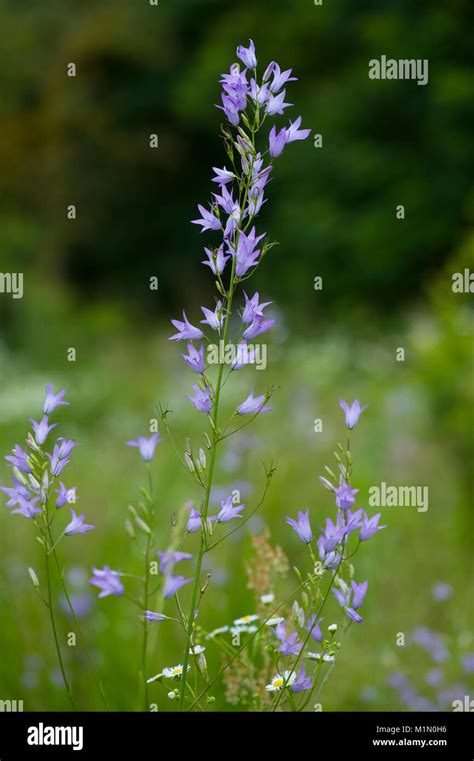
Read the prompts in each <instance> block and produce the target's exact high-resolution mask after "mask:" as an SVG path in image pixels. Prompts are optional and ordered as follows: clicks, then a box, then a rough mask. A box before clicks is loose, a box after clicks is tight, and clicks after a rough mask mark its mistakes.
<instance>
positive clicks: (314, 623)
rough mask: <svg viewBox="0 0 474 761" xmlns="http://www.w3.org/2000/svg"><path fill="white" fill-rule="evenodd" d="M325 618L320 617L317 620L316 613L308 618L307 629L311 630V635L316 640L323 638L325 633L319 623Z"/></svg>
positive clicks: (319, 640)
mask: <svg viewBox="0 0 474 761" xmlns="http://www.w3.org/2000/svg"><path fill="white" fill-rule="evenodd" d="M322 620H323V619H322V618H318V620H316V616H315V614H314V613H312V614H311V616H310V617H309V618H308V621H307V622H306V626H305V629H306V631H308V632H311V635H310V636H311V637H312V638H313V639H315V640H316V642H321V641H322V639H323V633H322V631H321V628H320V626H319V624H320V623H321V621H322Z"/></svg>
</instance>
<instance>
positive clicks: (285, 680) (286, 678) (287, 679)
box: [265, 671, 296, 692]
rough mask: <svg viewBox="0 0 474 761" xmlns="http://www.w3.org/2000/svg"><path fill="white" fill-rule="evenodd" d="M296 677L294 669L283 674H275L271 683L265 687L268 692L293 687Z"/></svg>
mask: <svg viewBox="0 0 474 761" xmlns="http://www.w3.org/2000/svg"><path fill="white" fill-rule="evenodd" d="M295 679H296V673H295V672H294V671H293V673H292V672H291V671H284V672H283V674H277V675H276V676H274V677H273V679H272V681H271V682H270V684H267V685H266V686H265V689H266V690H267V691H268V692H278V691H279V690H281V689H283V687H291V685H292V684H293V682H294V681H295Z"/></svg>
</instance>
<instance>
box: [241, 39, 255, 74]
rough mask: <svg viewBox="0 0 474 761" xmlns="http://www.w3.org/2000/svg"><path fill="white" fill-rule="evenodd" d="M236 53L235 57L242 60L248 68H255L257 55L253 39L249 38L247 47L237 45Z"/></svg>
mask: <svg viewBox="0 0 474 761" xmlns="http://www.w3.org/2000/svg"><path fill="white" fill-rule="evenodd" d="M236 54H237V58H238V59H239V60H240V61H242V63H243V64H244V66H247V68H248V69H255V67H256V66H257V57H256V55H255V44H254V41H253V40H249V46H248V48H244V46H243V45H239V46H238V47H237V51H236Z"/></svg>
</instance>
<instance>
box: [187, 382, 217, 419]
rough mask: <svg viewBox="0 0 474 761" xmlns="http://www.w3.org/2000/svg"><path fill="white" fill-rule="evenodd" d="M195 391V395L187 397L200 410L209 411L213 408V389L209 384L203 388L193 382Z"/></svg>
mask: <svg viewBox="0 0 474 761" xmlns="http://www.w3.org/2000/svg"><path fill="white" fill-rule="evenodd" d="M193 391H194V396H187V397H186V399H189V401H190V402H191V404H194V406H195V407H196V409H197V410H199V412H205V413H206V414H207V413H209V412H210V411H211V409H212V401H211V389H210V388H209V386H206V388H204V389H202V388H201V387H200V386H198V385H197V384H196V383H193Z"/></svg>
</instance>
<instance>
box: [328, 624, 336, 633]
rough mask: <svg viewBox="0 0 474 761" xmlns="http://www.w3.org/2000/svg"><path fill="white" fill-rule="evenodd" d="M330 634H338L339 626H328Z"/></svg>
mask: <svg viewBox="0 0 474 761" xmlns="http://www.w3.org/2000/svg"><path fill="white" fill-rule="evenodd" d="M328 632H337V624H331V625H330V626H328Z"/></svg>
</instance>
